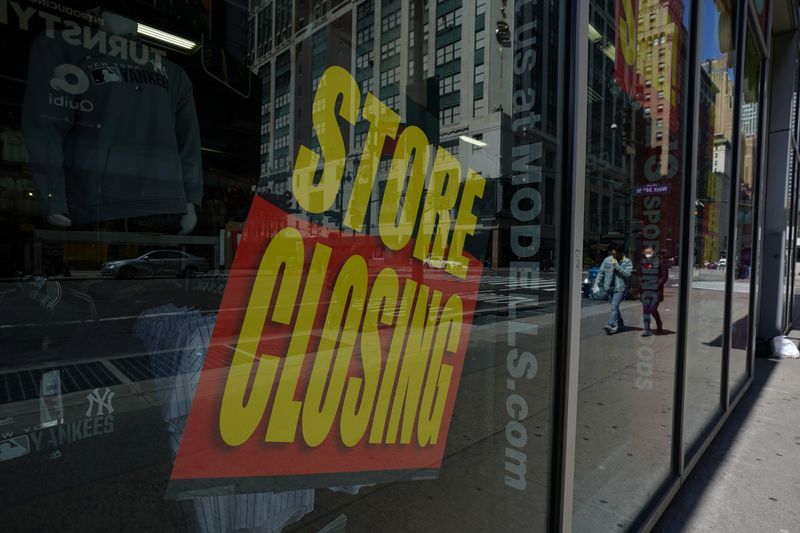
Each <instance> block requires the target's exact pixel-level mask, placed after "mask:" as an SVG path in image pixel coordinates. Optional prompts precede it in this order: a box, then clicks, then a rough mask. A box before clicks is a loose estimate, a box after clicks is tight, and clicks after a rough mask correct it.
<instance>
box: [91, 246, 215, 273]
mask: <svg viewBox="0 0 800 533" xmlns="http://www.w3.org/2000/svg"><path fill="white" fill-rule="evenodd" d="M209 270H210V267H209V264H208V261H207V260H206V259H203V258H202V257H197V256H196V255H191V254H187V253H186V252H181V251H178V250H154V251H152V252H148V253H146V254H144V255H142V256H140V257H137V258H136V259H122V260H119V261H109V262H108V263H103V266H102V268H101V270H100V272H101V273H102V274H103V275H104V276H113V277H115V278H120V279H133V278H136V277H141V276H171V277H177V276H180V277H186V278H193V277H194V276H195V275H197V274H198V273H199V272H208V271H209Z"/></svg>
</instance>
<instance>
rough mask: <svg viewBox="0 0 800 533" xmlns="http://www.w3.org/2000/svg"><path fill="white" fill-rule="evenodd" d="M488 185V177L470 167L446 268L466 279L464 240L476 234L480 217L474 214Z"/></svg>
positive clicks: (466, 263)
mask: <svg viewBox="0 0 800 533" xmlns="http://www.w3.org/2000/svg"><path fill="white" fill-rule="evenodd" d="M485 186H486V179H484V177H483V176H481V175H480V174H478V173H477V172H475V171H474V170H472V169H470V171H469V173H468V174H467V180H466V181H465V182H464V191H463V192H462V193H461V202H460V204H459V206H458V214H457V215H456V227H455V229H453V237H452V239H451V241H450V251H449V252H448V254H447V266H446V268H445V270H446V271H447V272H449V273H450V274H452V275H454V276H456V277H459V278H461V279H464V278H466V277H467V268H468V267H469V261H468V260H467V258H466V257H464V241H465V240H466V238H467V235H474V234H475V224H477V223H478V218H477V217H476V216H475V215H473V214H472V208H473V206H474V205H475V199H476V198H483V188H484V187H485Z"/></svg>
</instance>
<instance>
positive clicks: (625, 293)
mask: <svg viewBox="0 0 800 533" xmlns="http://www.w3.org/2000/svg"><path fill="white" fill-rule="evenodd" d="M690 11H691V3H690V2H682V1H680V0H678V1H659V2H632V1H630V0H619V1H615V2H599V1H598V2H595V1H593V2H591V3H590V11H589V21H590V27H589V32H588V35H589V65H588V68H589V72H588V78H589V87H588V91H589V92H588V112H587V130H588V135H587V139H586V143H587V163H586V196H585V205H586V209H585V217H584V236H583V249H584V258H583V267H584V276H585V279H584V284H583V285H584V286H583V292H584V296H585V298H584V300H583V306H582V310H581V330H580V331H581V350H580V373H579V386H580V389H579V392H578V425H577V440H576V451H575V455H576V465H575V500H574V514H573V526H574V529H575V530H576V531H598V530H601V529H602V530H612V529H617V528H626V527H630V526H632V525H633V524H634V523H635V520H636V518H637V514H638V513H639V511H640V510H641V509H642V508H643V507H644V506H645V505H646V504H647V503H648V502H649V501H650V500H651V498H653V497H655V496H656V495H657V494H658V489H659V487H660V486H662V484H663V483H665V482H666V481H667V480H668V478H669V476H670V469H671V453H670V452H671V440H672V439H671V435H672V416H673V413H672V407H673V389H674V367H675V356H676V331H677V319H678V309H679V306H680V304H681V302H679V301H678V290H679V288H680V286H679V285H680V284H679V277H678V266H679V260H680V257H679V251H680V228H681V222H680V214H681V206H682V201H681V195H682V187H683V182H684V179H685V177H684V176H685V171H684V168H683V163H682V161H683V154H684V151H685V147H684V135H685V131H684V124H685V123H686V121H685V102H686V100H687V94H686V79H687V72H688V64H689V61H688V57H689V56H688V51H689V42H688V35H689V32H688V29H687V28H688V24H689V14H690Z"/></svg>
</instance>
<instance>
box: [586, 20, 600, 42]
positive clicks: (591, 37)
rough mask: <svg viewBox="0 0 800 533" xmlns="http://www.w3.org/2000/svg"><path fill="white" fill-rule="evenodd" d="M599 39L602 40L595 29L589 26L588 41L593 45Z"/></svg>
mask: <svg viewBox="0 0 800 533" xmlns="http://www.w3.org/2000/svg"><path fill="white" fill-rule="evenodd" d="M600 39H602V36H601V35H600V32H599V31H597V29H596V28H595V27H594V26H592V25H591V24H589V40H590V41H592V42H593V43H596V42H597V41H599V40H600Z"/></svg>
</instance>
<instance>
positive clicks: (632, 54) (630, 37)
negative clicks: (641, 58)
mask: <svg viewBox="0 0 800 533" xmlns="http://www.w3.org/2000/svg"><path fill="white" fill-rule="evenodd" d="M631 1H635V0H620V2H621V4H622V11H623V14H622V15H621V16H620V18H619V26H620V27H619V44H620V46H621V48H622V50H621V51H622V58H623V59H624V60H625V63H627V64H628V65H633V64H634V61H636V19H635V17H634V16H633V6H632V5H631Z"/></svg>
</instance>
